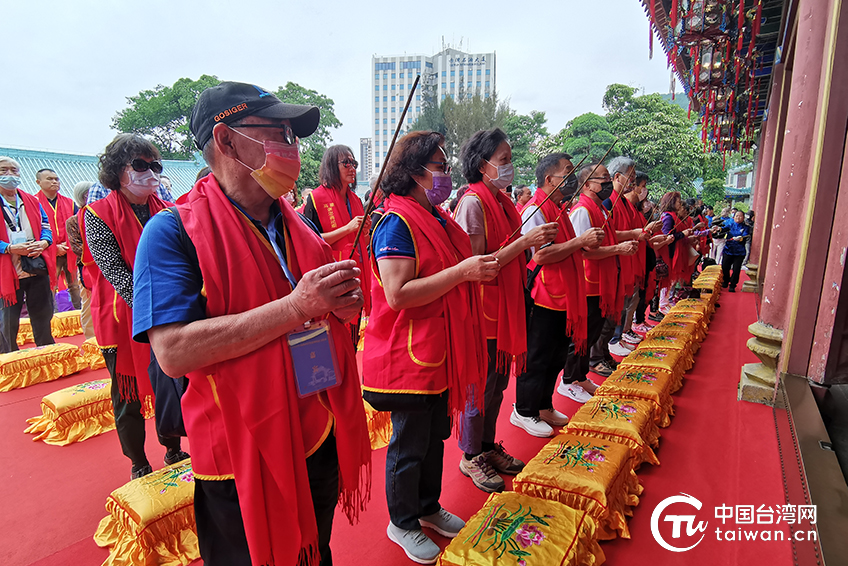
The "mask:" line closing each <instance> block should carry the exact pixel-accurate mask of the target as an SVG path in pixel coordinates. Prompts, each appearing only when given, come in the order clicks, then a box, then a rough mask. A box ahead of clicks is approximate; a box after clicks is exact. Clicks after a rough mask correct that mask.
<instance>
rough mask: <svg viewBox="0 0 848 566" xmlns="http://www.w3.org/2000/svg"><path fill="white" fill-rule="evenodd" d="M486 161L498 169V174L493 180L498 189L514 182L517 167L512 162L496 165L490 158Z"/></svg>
mask: <svg viewBox="0 0 848 566" xmlns="http://www.w3.org/2000/svg"><path fill="white" fill-rule="evenodd" d="M486 163H488V164H489V165H491V166H492V167H495V168H497V170H498V176H497V177H494V178H493V179H492V181H491V182H492V185H493V186H494V187H495V188H496V189H501V190H503V189H505V188H507V187H508V186H509V185H510V184H511V183H512V180H513V179H514V178H515V167H513V165H512V163H507V164H506V165H495V164H494V163H492V162H491V161H489V160H488V159H487V160H486Z"/></svg>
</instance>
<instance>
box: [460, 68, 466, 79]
mask: <svg viewBox="0 0 848 566" xmlns="http://www.w3.org/2000/svg"><path fill="white" fill-rule="evenodd" d="M464 74H465V71H463V70H462V69H460V70H459V76H460V77H461V76H462V75H464Z"/></svg>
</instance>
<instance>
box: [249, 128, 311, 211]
mask: <svg viewBox="0 0 848 566" xmlns="http://www.w3.org/2000/svg"><path fill="white" fill-rule="evenodd" d="M233 131H234V132H237V133H238V134H239V135H242V136H244V137H246V138H247V139H249V140H250V141H254V142H256V143H261V144H262V145H263V147H264V148H265V163H264V164H263V165H262V167H260V168H259V169H253V168H252V167H250V166H249V165H247V164H245V163H242V162H241V161H239V163H241V164H242V165H244V166H245V167H247V168H248V169H250V170H251V171H252V172H251V174H250V176H251V177H253V178H254V179H255V180H256V182H257V183H259V186H260V187H262V188H263V189H265V192H266V193H268V195H269V196H270V197H271V198H273V199H278V198H280V197H281V196H283V195H285V194H286V193H288V192H290V191H291V190H292V189H293V188H294V184H295V182H296V181H297V177H298V176H299V175H300V152H299V151H298V146H297V143H294V144H293V145H289V144H287V143H283V142H278V141H273V140H266V141H264V142H260V141H259V140H255V139H253V138H252V137H250V136H248V135H245V134H242V133H241V132H239V131H238V130H233ZM237 161H238V160H237Z"/></svg>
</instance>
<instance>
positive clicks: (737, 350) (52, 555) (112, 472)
mask: <svg viewBox="0 0 848 566" xmlns="http://www.w3.org/2000/svg"><path fill="white" fill-rule="evenodd" d="M721 303H722V308H721V309H719V310H718V312H717V313H716V315H715V317H714V319H713V322H712V325H711V326H710V333H709V336H708V337H707V339H706V340H705V341H704V343H703V346H702V348H701V350H700V351H699V352H698V354H697V356H696V358H695V360H696V364H695V367H694V368H693V369H692V370H690V371H689V372H688V373H687V374H686V378H685V385H684V387H683V389H682V390H681V391H680V392H678V393H677V394H675V395H674V401H675V410H676V416H675V417H674V418H673V420H672V424H671V426H670V427H668V428H666V429H662V438H661V439H660V447H659V450H658V451H657V456H658V457H659V458H660V460H661V461H662V465H661V466H659V467H652V466H650V465H644V466H643V467H642V468H641V469H640V471H639V477H640V479H641V480H642V483H643V484H644V486H645V493H644V494H643V496H642V500H641V504H640V505H639V507H637V508H636V509H635V512H634V517H633V518H632V519H631V520H630V529H631V533H632V537H633V538H632V539H631V540H617V541H612V542H605V543H602V548H603V549H604V552H605V553H606V555H607V562H606V563H607V564H608V565H611V566H619V565H625V564H648V563H650V564H651V566H662V565H678V564H696V565H701V564H705V565H706V564H710V565H716V564H717V565H725V564H726V565H744V564H769V566H784V565H786V566H789V565H790V564H791V548H790V544H789V543H788V542H748V541H745V542H724V541H722V542H719V541H717V540H716V535H715V529H716V527H717V526H720V520H718V519H715V518H714V516H713V515H714V513H713V510H714V508H715V507H716V506H719V505H721V504H726V505H728V506H735V505H754V507H755V508H757V507H759V506H760V505H765V506H766V507H768V506H771V507H772V508H774V506H775V505H780V504H783V503H784V500H783V486H782V482H781V476H780V463H779V459H778V452H777V443H776V440H775V433H774V421H773V418H772V413H771V409H770V408H768V407H764V406H760V405H753V404H750V403H740V402H737V401H736V383H737V381H738V379H739V372H740V367H741V365H742V364H743V363H747V362H750V361H756V358H755V357H754V356H753V354H751V353H750V352H749V351H748V349H747V348H746V347H745V342H746V341H747V339H748V337H749V335H748V333H747V331H746V328H747V326H748V324H750V323H751V322H753V321H754V320H755V319H756V315H755V312H754V298H753V296H752V295H750V294H742V293H737V294H729V293H725V294H724V295H723V297H722V300H721ZM64 340H65V341H69V342H72V343H80V342H81V341H82V337H76V338H72V339H64ZM105 375H106V372H105V370H100V371H98V372H90V371H87V372H83V373H80V374H77V375H74V376H71V377H69V378H65V379H62V380H59V381H57V382H52V383H46V384H40V385H36V386H33V387H30V388H27V389H23V390H17V391H12V392H9V393H2V394H0V431H2V435H0V465H2V474H3V477H4V481H3V482H2V485H0V501H2V502H3V513H2V514H0V541H2V543H0V564H2V565H4V566H18V565H25V564H38V565H39V566H46V565H65V564H69V565H70V564H73V565H82V566H87V565H91V566H95V565H98V564H100V563H102V561H103V560H104V559H105V558H106V556H107V553H106V551H104V550H102V549H99V548H97V547H96V546H95V544H94V542H93V540H92V538H91V537H92V535H93V534H94V530H95V528H96V527H97V523H98V522H99V521H100V519H101V518H103V516H104V515H105V511H104V508H103V505H104V502H105V499H106V496H107V495H108V494H109V493H110V492H111V491H112V490H113V489H115V488H116V487H118V486H120V485H122V484H123V483H125V482H126V481H127V480H128V479H129V468H130V465H129V461H128V460H127V459H126V458H125V457H124V456H123V455H122V454H121V451H120V446H119V444H118V439H117V436H116V434H115V432H114V431H113V432H110V433H108V434H105V435H101V436H99V437H95V438H92V439H89V440H86V441H85V442H82V443H78V444H74V445H71V446H67V447H56V446H48V445H45V444H43V443H40V442H32V440H31V437H30V436H29V435H24V434H23V432H22V431H23V429H24V428H25V427H26V423H25V420H26V419H27V418H28V417H31V416H35V415H36V414H38V413H39V412H40V408H39V403H40V400H41V397H42V396H44V395H45V394H47V393H51V392H53V391H55V390H57V389H60V388H62V387H67V386H69V385H73V384H75V383H81V382H83V381H88V380H90V379H96V378H102V377H105ZM598 381H600V380H598ZM514 399H515V393H514V388H513V387H510V389H508V390H507V393H506V397H505V400H504V407H503V409H502V411H501V415H500V420H499V429H498V437H499V439H502V440H503V441H504V446H505V447H506V448H507V449H508V450H509V451H510V452H512V453H513V454H514V455H515V456H517V457H519V458H521V459H523V460H525V461H527V460H529V459H530V458H532V457H533V456H534V455H535V454H536V452H537V451H538V450H539V449H540V448H541V447H542V446H544V444H545V443H546V440H545V439H539V438H533V437H530V436H528V435H527V434H526V433H524V432H523V431H521V430H519V429H517V428H516V427H514V426H513V425H511V424H509V411H510V409H511V404H512V401H513V400H514ZM555 403H556V405H557V408H558V409H559V410H561V411H563V412H565V413H566V414H569V415H571V414H573V413H574V412H575V411H576V410H577V408H578V405H577V404H576V403H574V402H572V401H569V400H566V399H564V398H563V397H560V396H559V395H557V396H556V399H555ZM147 450H148V455H149V458H150V460H151V462H152V463H153V465H154V467H157V468H158V467H161V465H162V464H161V453H162V452H164V449H162V448H161V447H159V446H158V444H157V442H156V440H155V437H154V435H153V431H152V421H148V443H147ZM459 458H460V452H459V449H458V448H457V447H456V441H455V440H454V439H451V440H449V441H447V443H446V445H445V470H444V488H443V494H442V504H443V505H444V507H445V508H446V509H448V510H450V511H452V512H454V513H456V514H458V515H460V516H461V517H464V518H467V517H469V516H471V515H472V514H473V513H474V512H476V511H477V510H478V509H479V508H480V506H481V505H482V504H483V502H484V501H485V499H486V497H487V494H485V493H483V492H481V491H479V490H478V489H477V488H475V487H474V486H473V485H472V484H471V481H470V480H469V479H467V478H466V477H464V476H463V475H462V474H460V472H459V470H458V467H457V465H458V462H459ZM384 470H385V449H383V450H379V451H377V452H375V453H374V480H373V495H372V499H371V502H370V504H369V507H368V510H367V511H366V512H365V513H364V514H363V515H362V519H361V521H360V523H359V524H358V525H355V526H353V527H351V526H350V525H349V524H348V523H347V520H346V519H345V517H344V515H343V514H341V513H339V514H337V517H336V524H335V527H334V532H333V542H332V548H333V552H334V557H333V558H334V562H335V564H337V565H341V566H345V565H358V564H363V563H365V562H368V563H373V564H380V565H386V566H389V565H394V564H397V565H403V566H408V565H409V564H412V562H410V561H409V559H407V558H406V556H405V555H404V553H403V551H401V550H400V548H399V547H398V546H396V545H395V544H394V543H392V542H390V541H389V540H388V539H387V538H386V534H385V529H386V525H387V524H388V520H389V519H388V512H387V510H386V504H385V495H384V485H385V473H384ZM509 486H510V479H509V478H507V488H509ZM681 492H683V493H686V494H689V495H692V496H694V497H696V498H697V499H699V500H700V501H701V502H702V503H703V507H702V508H701V510H700V511H699V512H695V510H694V509H693V508H691V507H687V506H684V505H680V504H678V505H675V506H672V507H670V508H669V509H668V511H667V513H666V514H669V513H671V514H680V515H687V514H693V513H694V514H696V516H697V518H696V520H695V523H696V524H697V522H698V521H704V522H708V527H707V529H706V535H705V536H704V540H703V541H702V542H701V543H700V544H699V545H698V546H697V547H696V548H694V549H693V550H690V551H688V552H681V553H675V552H670V551H668V550H665V549H663V548H661V547H660V546H659V544H658V543H657V542H656V541H655V540H654V538H653V537H652V535H651V527H650V522H651V514H652V512H653V510H654V507H655V506H656V505H657V504H658V503H659V502H660V501H662V500H663V499H665V498H667V497H670V496H673V495H678V494H680V493H681ZM728 526H729V525H728ZM779 526H782V525H779ZM779 526H774V527H779ZM754 527H757V530H761V529H768V530H775V529H774V527H773V526H770V525H763V526H759V527H758V526H757V525H754ZM683 530H684V535H683V537H682V538H680V539H677V540H674V539H672V538H671V524H670V523H661V524H660V532H661V533H662V535H663V537H664V538H665V539H666V540H667V541H669V542H673V543H674V544H675V545H676V546H681V547H682V546H688V545H691V544H693V543H694V542H696V541H697V539H698V538H699V537H700V534H698V535H697V536H694V537H686V535H685V527H684V529H683ZM723 530H724V529H723ZM431 534H432V533H431ZM433 536H434V538H435V540H436V541H437V542H438V543H439V544H440V545H442V546H445V545H446V544H447V542H448V541H447V539H444V538H441V537H439V536H438V535H433Z"/></svg>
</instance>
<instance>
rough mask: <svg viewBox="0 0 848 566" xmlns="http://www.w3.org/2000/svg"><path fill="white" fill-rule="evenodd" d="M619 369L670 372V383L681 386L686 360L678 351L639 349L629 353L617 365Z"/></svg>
mask: <svg viewBox="0 0 848 566" xmlns="http://www.w3.org/2000/svg"><path fill="white" fill-rule="evenodd" d="M618 367H619V368H645V369H651V370H653V369H658V370H664V371H668V372H671V378H672V382H673V383H674V384H675V385H680V386H682V384H683V374H684V373H685V372H686V370H687V369H689V368H688V367H686V359H685V358H684V356H683V353H682V352H680V351H679V350H668V349H664V348H656V349H650V350H649V349H647V348H644V349H639V348H636V349H635V350H634V351H632V352H630V354H628V355H627V357H625V358H624V359H623V360H621V362H620V363H619V364H618Z"/></svg>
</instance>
